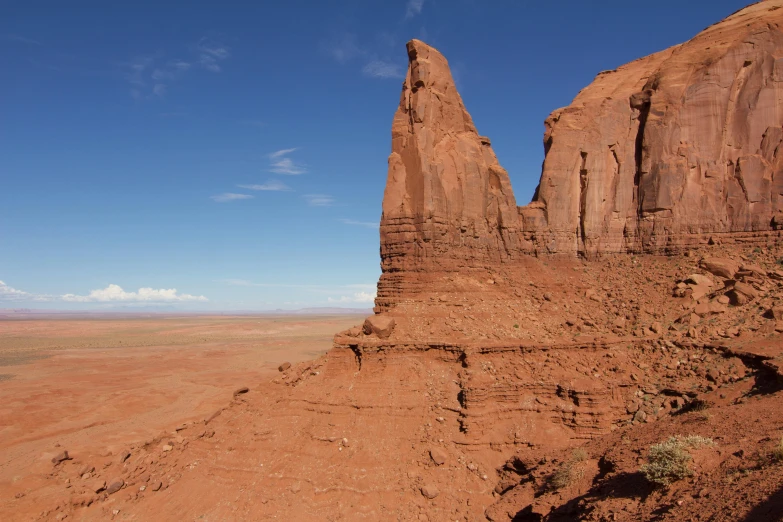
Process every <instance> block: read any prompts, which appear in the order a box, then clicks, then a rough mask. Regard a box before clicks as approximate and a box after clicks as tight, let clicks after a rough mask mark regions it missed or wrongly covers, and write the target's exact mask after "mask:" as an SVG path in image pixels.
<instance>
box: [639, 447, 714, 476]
mask: <svg viewBox="0 0 783 522" xmlns="http://www.w3.org/2000/svg"><path fill="white" fill-rule="evenodd" d="M712 445H713V442H712V439H708V438H706V437H700V436H698V435H688V436H687V437H683V436H681V435H677V436H674V437H670V438H669V439H668V440H665V441H663V442H661V443H658V444H653V445H652V446H650V452H649V453H648V455H647V462H648V463H647V464H645V465H644V466H642V467H641V469H640V470H639V471H641V472H642V473H643V474H644V476H645V477H646V478H647V480H649V481H650V482H654V483H656V484H660V485H663V486H668V485H669V484H671V483H672V482H676V481H678V480H682V479H684V478H686V477H690V476H691V475H693V470H692V469H691V468H690V466H689V464H690V461H691V460H692V459H693V457H691V454H690V453H688V450H689V449H696V448H700V447H703V446H712Z"/></svg>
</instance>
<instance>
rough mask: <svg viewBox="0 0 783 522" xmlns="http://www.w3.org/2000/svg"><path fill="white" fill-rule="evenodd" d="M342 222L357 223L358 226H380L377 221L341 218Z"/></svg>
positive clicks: (347, 223)
mask: <svg viewBox="0 0 783 522" xmlns="http://www.w3.org/2000/svg"><path fill="white" fill-rule="evenodd" d="M340 222H341V223H344V224H346V225H355V226H358V227H367V228H378V226H379V223H378V222H377V221H356V220H354V219H341V220H340Z"/></svg>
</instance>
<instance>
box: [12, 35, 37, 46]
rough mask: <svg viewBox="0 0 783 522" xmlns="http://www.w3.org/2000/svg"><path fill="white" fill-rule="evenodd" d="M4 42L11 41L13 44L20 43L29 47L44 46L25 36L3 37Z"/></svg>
mask: <svg viewBox="0 0 783 522" xmlns="http://www.w3.org/2000/svg"><path fill="white" fill-rule="evenodd" d="M3 40H10V41H12V42H19V43H23V44H27V45H39V46H40V45H43V43H41V42H39V41H38V40H33V39H32V38H27V37H25V36H19V35H18V34H5V35H3Z"/></svg>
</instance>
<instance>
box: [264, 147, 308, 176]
mask: <svg viewBox="0 0 783 522" xmlns="http://www.w3.org/2000/svg"><path fill="white" fill-rule="evenodd" d="M295 150H296V147H294V148H292V149H282V150H278V151H276V152H273V153H271V154H270V155H269V160H270V168H269V170H270V172H275V173H277V174H286V175H289V176H296V175H298V174H304V173H305V172H307V169H306V168H305V166H304V165H303V164H301V163H297V162H295V161H294V160H292V159H291V158H288V157H286V156H288V155H289V154H291V153H292V152H294V151H295Z"/></svg>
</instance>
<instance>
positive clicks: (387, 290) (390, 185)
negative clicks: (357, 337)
mask: <svg viewBox="0 0 783 522" xmlns="http://www.w3.org/2000/svg"><path fill="white" fill-rule="evenodd" d="M407 49H408V59H409V62H410V63H409V67H408V74H407V76H406V78H405V83H404V84H403V88H402V96H401V99H400V106H399V108H398V109H397V113H396V114H395V116H394V122H393V124H392V153H391V155H390V156H389V176H388V180H387V183H386V191H385V192H384V197H383V217H382V218H381V259H382V268H383V275H382V276H381V280H380V282H379V285H378V287H379V297H378V300H377V304H378V306H379V307H380V308H381V309H385V308H387V307H388V306H389V305H391V304H392V302H393V300H392V299H393V296H395V295H399V294H400V293H401V292H404V291H405V290H404V289H410V288H411V287H413V288H414V289H415V288H416V286H417V285H418V284H419V283H420V282H421V280H420V278H418V279H417V277H416V276H414V277H407V276H409V275H410V274H411V273H419V275H421V273H425V274H426V273H427V272H432V271H449V270H456V269H459V268H464V267H481V266H486V265H488V264H494V263H499V262H501V261H503V260H505V259H508V258H510V257H512V256H513V255H514V254H518V253H519V250H520V245H519V215H518V211H517V204H516V200H515V199H514V194H513V192H512V190H511V184H510V182H509V179H508V174H507V173H506V171H505V170H503V167H501V166H500V164H499V163H498V160H497V158H496V157H495V153H494V152H493V151H492V146H491V145H490V141H489V139H488V138H485V137H482V136H479V134H478V132H477V131H476V127H475V126H474V125H473V120H472V119H471V117H470V114H468V111H467V110H466V109H465V106H464V105H463V103H462V98H460V95H459V93H458V92H457V88H456V86H455V84H454V80H453V78H452V77H451V72H450V71H449V66H448V63H447V62H446V59H445V58H444V57H443V55H441V54H440V53H439V52H438V51H436V50H435V49H433V48H432V47H430V46H428V45H426V44H425V43H423V42H421V41H419V40H412V41H410V42H408V45H407Z"/></svg>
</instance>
